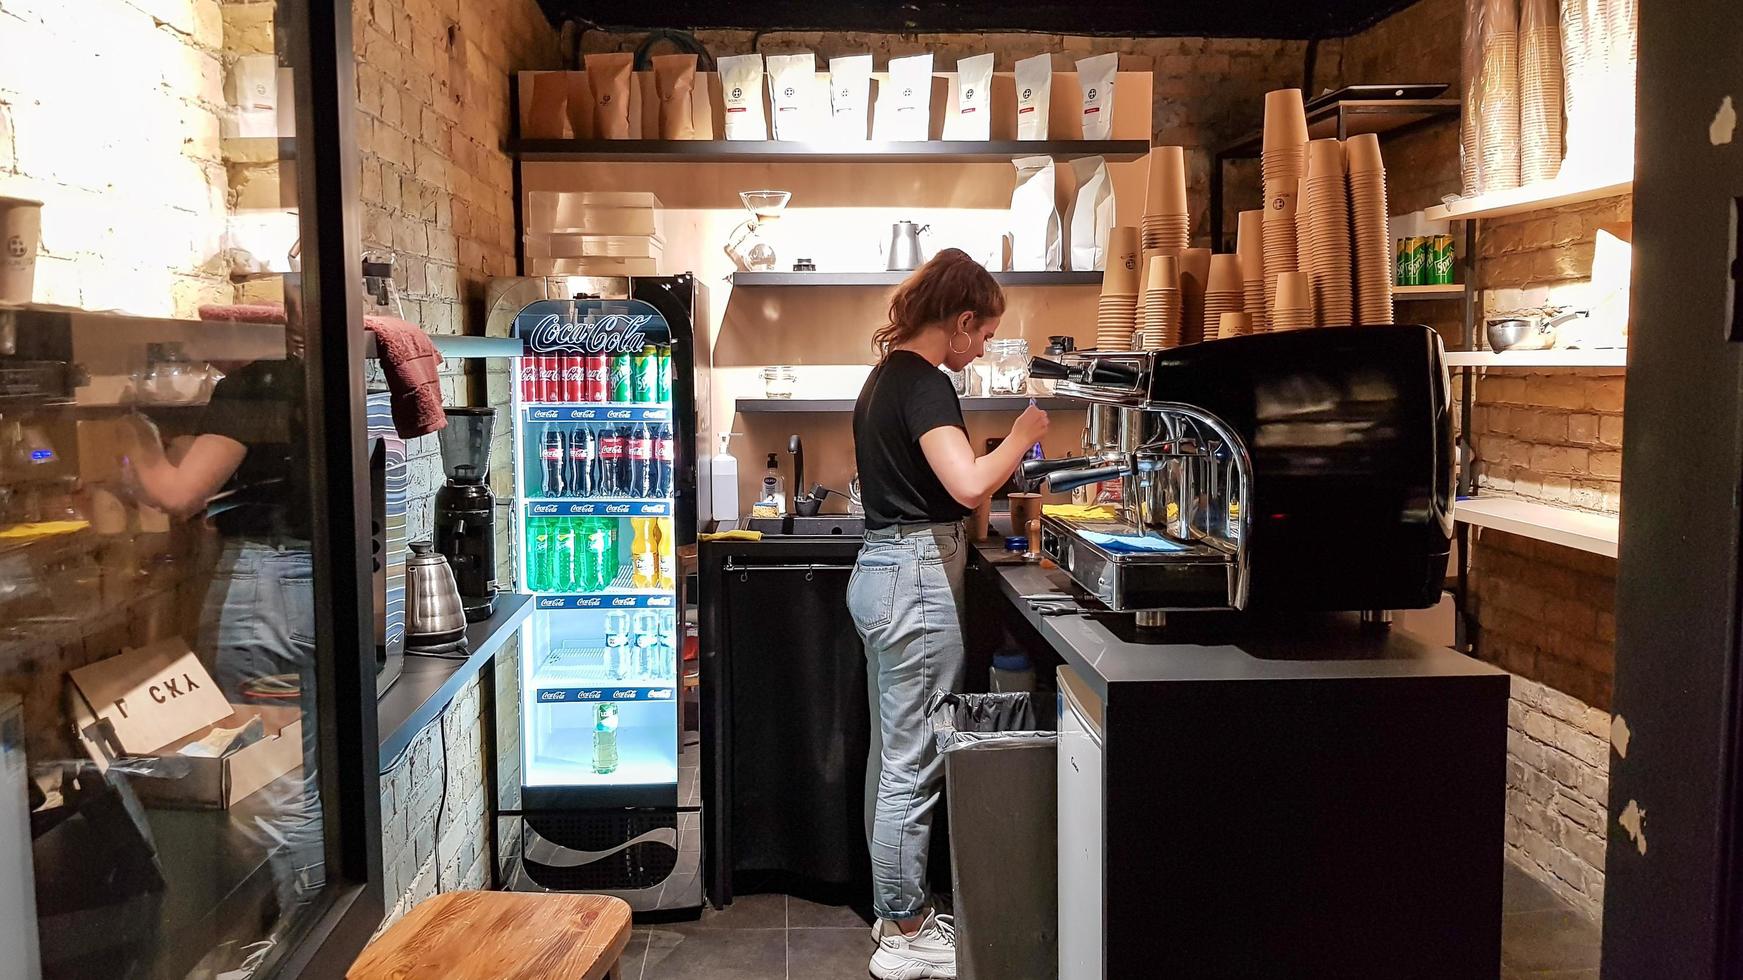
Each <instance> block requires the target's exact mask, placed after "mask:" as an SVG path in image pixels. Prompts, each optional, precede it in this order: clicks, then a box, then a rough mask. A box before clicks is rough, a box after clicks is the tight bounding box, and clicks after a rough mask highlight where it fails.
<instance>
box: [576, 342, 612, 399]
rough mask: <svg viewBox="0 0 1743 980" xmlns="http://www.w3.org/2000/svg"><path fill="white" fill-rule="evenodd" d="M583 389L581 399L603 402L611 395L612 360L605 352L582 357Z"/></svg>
mask: <svg viewBox="0 0 1743 980" xmlns="http://www.w3.org/2000/svg"><path fill="white" fill-rule="evenodd" d="M581 362H582V375H581V377H582V381H583V382H584V384H583V390H582V392H581V400H582V401H585V402H590V403H592V404H595V405H597V404H602V403H604V402H606V401H608V400H609V396H610V395H611V380H610V374H611V367H610V361H609V359H607V358H606V356H605V355H604V354H588V355H587V356H586V357H583V358H582V359H581Z"/></svg>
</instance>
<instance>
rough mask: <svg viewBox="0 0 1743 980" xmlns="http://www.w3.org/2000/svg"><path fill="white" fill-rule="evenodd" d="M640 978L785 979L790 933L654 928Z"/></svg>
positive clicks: (667, 979) (691, 925) (665, 926)
mask: <svg viewBox="0 0 1743 980" xmlns="http://www.w3.org/2000/svg"><path fill="white" fill-rule="evenodd" d="M648 938H649V943H648V949H647V957H646V960H645V961H644V965H643V967H642V972H641V980H785V978H786V976H787V930H785V929H736V928H735V929H720V928H709V927H706V926H700V925H696V924H693V923H686V924H683V925H675V926H673V925H658V926H653V927H651V928H650V929H649V936H648Z"/></svg>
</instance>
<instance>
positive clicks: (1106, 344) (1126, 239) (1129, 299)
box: [1095, 225, 1139, 351]
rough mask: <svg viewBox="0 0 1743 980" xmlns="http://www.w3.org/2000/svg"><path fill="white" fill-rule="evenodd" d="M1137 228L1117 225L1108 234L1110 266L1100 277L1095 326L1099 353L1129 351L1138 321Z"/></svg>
mask: <svg viewBox="0 0 1743 980" xmlns="http://www.w3.org/2000/svg"><path fill="white" fill-rule="evenodd" d="M1138 279H1139V273H1138V229H1137V228H1135V227H1133V226H1131V225H1116V226H1115V227H1114V228H1113V229H1112V230H1111V231H1110V232H1109V233H1108V264H1107V269H1106V270H1105V271H1104V272H1102V277H1101V300H1100V301H1099V303H1098V304H1097V310H1096V323H1095V349H1096V350H1117V351H1123V350H1130V349H1131V348H1132V331H1133V330H1135V329H1136V328H1137V322H1138Z"/></svg>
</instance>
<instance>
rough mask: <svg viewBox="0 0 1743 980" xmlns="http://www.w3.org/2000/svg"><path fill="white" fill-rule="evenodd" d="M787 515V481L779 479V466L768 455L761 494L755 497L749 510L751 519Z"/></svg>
mask: <svg viewBox="0 0 1743 980" xmlns="http://www.w3.org/2000/svg"><path fill="white" fill-rule="evenodd" d="M786 513H787V481H786V480H785V479H783V478H782V477H781V464H780V462H779V461H778V460H777V459H776V458H775V454H774V453H769V461H768V470H767V471H766V472H765V473H764V474H763V488H762V492H761V493H760V494H759V495H758V496H757V502H756V506H755V507H753V508H751V516H753V517H783V516H785V515H786Z"/></svg>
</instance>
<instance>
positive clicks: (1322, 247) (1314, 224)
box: [1302, 139, 1356, 326]
mask: <svg viewBox="0 0 1743 980" xmlns="http://www.w3.org/2000/svg"><path fill="white" fill-rule="evenodd" d="M1303 186H1304V187H1305V188H1306V200H1305V202H1304V204H1303V205H1302V206H1303V207H1304V208H1305V209H1306V211H1307V222H1306V229H1307V241H1308V254H1309V255H1311V256H1312V259H1313V266H1312V268H1310V269H1308V270H1307V279H1308V282H1309V283H1310V284H1311V288H1312V293H1313V311H1314V316H1315V322H1316V323H1317V324H1318V325H1321V326H1348V325H1350V324H1352V323H1354V322H1355V316H1356V311H1355V283H1354V280H1353V279H1352V278H1351V275H1350V273H1351V269H1352V267H1353V255H1352V249H1351V247H1350V188H1349V184H1348V182H1347V179H1346V168H1345V162H1344V145H1343V143H1341V142H1339V141H1338V140H1335V139H1323V140H1314V141H1313V142H1311V143H1309V144H1307V180H1306V182H1305V184H1304V185H1303Z"/></svg>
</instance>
